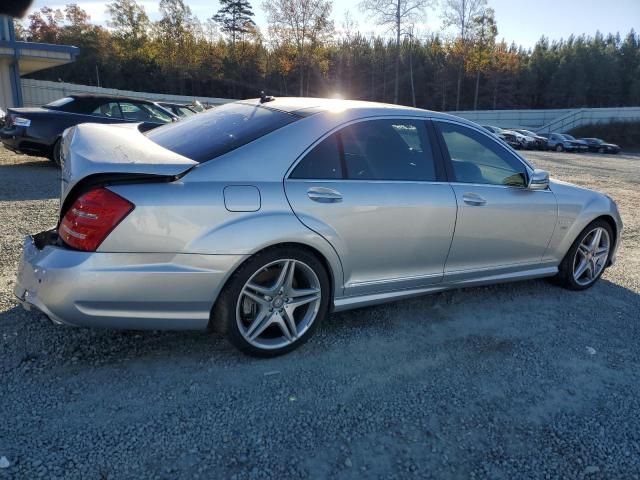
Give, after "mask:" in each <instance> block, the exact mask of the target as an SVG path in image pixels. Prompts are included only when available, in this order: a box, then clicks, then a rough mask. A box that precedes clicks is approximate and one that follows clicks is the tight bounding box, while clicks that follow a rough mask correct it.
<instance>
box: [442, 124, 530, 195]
mask: <svg viewBox="0 0 640 480" xmlns="http://www.w3.org/2000/svg"><path fill="white" fill-rule="evenodd" d="M437 125H438V128H439V129H440V132H441V133H442V136H443V138H444V141H445V144H446V146H447V149H448V151H449V155H450V157H451V163H452V166H453V173H454V175H455V180H456V181H457V182H462V183H483V184H491V185H514V186H524V185H525V183H526V169H525V167H524V165H523V164H522V162H520V161H519V160H518V159H517V158H515V157H514V156H513V155H512V154H511V153H510V152H509V151H508V150H506V149H505V148H503V147H502V146H501V145H499V144H498V143H497V142H495V141H493V140H491V139H490V138H488V137H487V136H486V135H483V134H481V133H480V132H476V131H475V130H473V129H471V128H467V127H463V126H461V125H455V124H452V123H444V122H442V123H441V122H437Z"/></svg>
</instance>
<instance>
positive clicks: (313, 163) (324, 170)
mask: <svg viewBox="0 0 640 480" xmlns="http://www.w3.org/2000/svg"><path fill="white" fill-rule="evenodd" d="M291 178H300V179H305V178H306V179H315V180H336V179H341V178H342V167H341V164H340V144H339V139H338V134H337V133H334V134H333V135H330V136H329V137H327V138H326V139H324V140H323V141H322V142H320V143H319V144H318V145H316V146H315V147H314V148H313V150H311V151H310V152H309V153H308V154H307V155H306V156H305V157H304V159H303V160H302V161H301V162H300V163H299V164H298V165H297V166H296V168H295V169H294V170H293V172H292V173H291Z"/></svg>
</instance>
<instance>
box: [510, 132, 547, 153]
mask: <svg viewBox="0 0 640 480" xmlns="http://www.w3.org/2000/svg"><path fill="white" fill-rule="evenodd" d="M512 130H513V131H514V132H518V133H521V134H522V135H525V136H527V137H531V138H533V139H534V140H535V143H534V145H533V147H534V148H535V149H537V150H546V149H547V139H546V138H545V137H543V136H541V135H538V134H537V133H533V132H532V131H531V130H523V129H521V128H513V129H512Z"/></svg>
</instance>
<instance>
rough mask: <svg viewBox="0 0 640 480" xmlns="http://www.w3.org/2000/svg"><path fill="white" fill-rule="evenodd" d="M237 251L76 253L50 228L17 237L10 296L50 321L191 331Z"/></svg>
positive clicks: (203, 323)
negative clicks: (19, 252) (18, 254)
mask: <svg viewBox="0 0 640 480" xmlns="http://www.w3.org/2000/svg"><path fill="white" fill-rule="evenodd" d="M244 258H245V256H244V255H201V254H172V253H107V252H80V251H75V250H70V249H68V248H64V247H61V246H59V245H57V235H56V234H55V232H54V231H50V232H43V233H42V234H38V235H35V236H27V237H26V238H25V239H24V252H23V256H22V260H21V262H20V267H19V270H18V277H17V281H16V285H15V287H14V294H15V296H16V297H17V299H18V301H19V302H20V303H21V304H22V305H23V306H24V307H25V308H26V309H27V310H30V309H33V308H36V309H37V310H40V311H41V312H43V313H44V314H45V315H47V316H48V317H49V318H50V319H51V320H52V321H53V322H54V323H57V324H65V325H72V326H86V327H105V328H118V329H134V330H139V329H140V330H143V329H153V330H155V329H158V330H190V329H204V328H206V327H207V326H208V324H209V319H210V314H211V309H212V307H213V304H214V302H215V299H216V297H217V295H218V293H219V291H220V289H221V288H222V286H223V285H224V283H225V281H226V279H227V278H228V276H229V274H230V273H231V272H233V270H235V268H236V267H237V265H239V264H240V263H241V262H242V261H243V260H244Z"/></svg>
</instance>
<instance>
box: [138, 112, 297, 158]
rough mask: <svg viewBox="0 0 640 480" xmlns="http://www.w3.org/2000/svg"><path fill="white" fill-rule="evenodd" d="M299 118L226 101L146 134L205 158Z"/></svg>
mask: <svg viewBox="0 0 640 480" xmlns="http://www.w3.org/2000/svg"><path fill="white" fill-rule="evenodd" d="M299 118H300V117H298V116H296V115H292V114H289V113H285V112H281V111H278V110H272V109H269V108H265V107H262V106H258V105H248V104H243V103H228V104H226V105H222V106H220V107H217V108H214V109H211V110H207V111H206V112H203V113H201V114H200V115H193V116H191V117H188V118H184V119H182V120H181V121H179V122H175V123H171V124H168V125H164V126H161V127H158V128H156V129H153V130H151V131H150V132H148V133H147V134H146V135H147V136H148V137H149V139H150V140H152V141H154V142H155V143H157V144H158V145H160V146H162V147H164V148H166V149H168V150H171V151H172V152H175V153H178V154H180V155H183V156H185V157H187V158H190V159H191V160H194V161H196V162H206V161H207V160H211V159H213V158H216V157H219V156H220V155H223V154H225V153H227V152H230V151H231V150H235V149H236V148H238V147H241V146H242V145H246V144H247V143H250V142H252V141H254V140H256V139H258V138H260V137H262V136H264V135H266V134H268V133H271V132H273V131H274V130H277V129H279V128H282V127H284V126H285V125H288V124H290V123H292V122H294V121H296V120H298V119H299Z"/></svg>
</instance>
